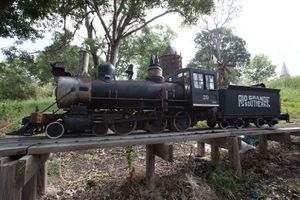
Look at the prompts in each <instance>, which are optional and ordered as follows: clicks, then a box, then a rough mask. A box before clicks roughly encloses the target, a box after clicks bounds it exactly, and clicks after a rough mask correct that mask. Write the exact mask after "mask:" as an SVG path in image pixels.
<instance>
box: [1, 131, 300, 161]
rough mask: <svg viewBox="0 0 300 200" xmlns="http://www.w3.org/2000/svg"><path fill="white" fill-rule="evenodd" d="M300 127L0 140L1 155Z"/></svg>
mask: <svg viewBox="0 0 300 200" xmlns="http://www.w3.org/2000/svg"><path fill="white" fill-rule="evenodd" d="M299 132H300V127H293V128H278V129H274V128H264V129H261V128H248V129H226V130H223V129H214V130H205V129H193V130H190V131H186V132H165V133H156V134H150V133H147V134H139V133H138V132H137V133H135V134H133V135H128V136H119V135H107V136H102V137H95V136H86V137H65V138H61V139H55V140H54V139H48V138H46V137H44V136H32V137H12V138H2V139H0V156H10V155H25V154H43V153H54V152H64V151H74V150H86V149H94V148H105V147H117V146H127V145H145V144H158V143H167V142H180V141H188V140H203V139H211V138H220V137H230V136H240V135H262V134H280V133H299Z"/></svg>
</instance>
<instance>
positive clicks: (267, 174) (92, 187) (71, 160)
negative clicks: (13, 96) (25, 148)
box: [41, 137, 300, 200]
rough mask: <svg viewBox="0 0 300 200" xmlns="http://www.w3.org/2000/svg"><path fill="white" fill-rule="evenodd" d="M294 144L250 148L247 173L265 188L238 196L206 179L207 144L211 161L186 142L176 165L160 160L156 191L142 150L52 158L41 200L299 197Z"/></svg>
mask: <svg viewBox="0 0 300 200" xmlns="http://www.w3.org/2000/svg"><path fill="white" fill-rule="evenodd" d="M292 140H293V143H292V144H291V145H288V146H283V145H280V144H279V143H277V142H269V145H268V146H269V149H268V153H267V154H266V155H261V154H259V153H258V152H257V151H256V150H251V151H248V152H247V153H245V154H243V155H242V156H241V161H242V167H243V171H247V170H249V169H251V170H253V171H255V174H258V175H259V177H260V178H259V180H257V181H258V184H259V185H261V186H263V187H262V188H263V189H259V190H256V191H255V190H254V191H252V190H249V189H247V188H246V187H245V189H242V190H241V191H239V192H240V194H239V195H235V194H232V195H230V196H226V195H224V194H223V193H222V192H221V191H220V190H219V189H218V188H217V187H216V186H215V185H214V184H213V183H212V182H210V181H208V180H207V179H206V178H205V176H202V175H203V174H205V173H206V172H207V171H209V170H211V169H212V168H213V166H212V165H211V164H210V162H209V160H210V158H209V155H210V153H209V146H208V145H207V146H206V155H207V157H204V158H203V159H199V158H196V157H195V151H196V142H185V143H177V144H174V162H172V163H169V162H166V161H164V160H162V159H160V158H158V157H156V171H155V173H156V177H155V181H156V188H155V190H154V191H149V190H148V189H147V187H146V185H145V162H146V161H145V147H144V146H135V147H132V149H130V148H126V149H127V151H125V149H124V148H114V149H98V150H90V151H78V152H69V153H57V154H53V155H52V157H51V159H50V161H49V163H48V169H49V170H48V174H49V179H48V183H49V184H48V188H47V194H46V195H44V196H43V197H41V199H43V200H46V199H47V200H48V199H172V200H173V199H183V200H185V199H237V198H239V199H259V198H260V199H300V151H299V150H300V138H299V137H293V138H292ZM129 151H130V152H131V153H128V152H129ZM126 152H127V153H126ZM129 156H131V157H130V158H129ZM221 158H222V160H221V164H220V170H221V171H222V170H223V168H222V167H224V166H225V165H226V164H228V159H227V156H226V151H225V150H224V151H222V152H221ZM129 163H130V164H129ZM129 165H131V166H132V167H131V168H130V169H129V167H128V166H129ZM224 168H225V167H224ZM250 184H256V183H250ZM241 188H243V185H242V186H241ZM237 196H238V197H237Z"/></svg>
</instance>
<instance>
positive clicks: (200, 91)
mask: <svg viewBox="0 0 300 200" xmlns="http://www.w3.org/2000/svg"><path fill="white" fill-rule="evenodd" d="M166 80H167V81H169V82H170V81H171V82H181V83H182V84H184V87H185V88H186V89H185V91H187V92H188V96H189V102H190V105H191V106H192V107H207V108H209V107H218V106H219V102H218V92H217V84H216V73H215V72H213V71H210V70H204V69H194V68H184V69H181V70H178V71H176V72H174V73H172V74H170V75H169V76H167V77H166Z"/></svg>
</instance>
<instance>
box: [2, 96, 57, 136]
mask: <svg viewBox="0 0 300 200" xmlns="http://www.w3.org/2000/svg"><path fill="white" fill-rule="evenodd" d="M54 101H55V99H54V98H52V97H49V98H43V99H31V100H8V101H2V102H0V129H1V130H2V131H3V130H4V131H8V130H15V129H17V128H19V127H20V126H21V122H22V118H23V117H25V116H28V115H30V114H31V113H32V112H34V111H35V110H36V106H38V107H39V110H40V111H42V110H43V109H45V108H46V107H47V106H49V105H50V104H52V103H53V102H54ZM56 109H57V107H56V105H55V106H53V107H52V108H51V109H50V110H49V112H51V111H52V110H56Z"/></svg>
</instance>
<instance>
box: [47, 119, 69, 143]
mask: <svg viewBox="0 0 300 200" xmlns="http://www.w3.org/2000/svg"><path fill="white" fill-rule="evenodd" d="M64 133H65V127H64V125H63V124H62V123H61V122H57V121H56V122H51V123H50V124H48V125H47V127H46V135H47V137H48V138H50V139H58V138H60V137H61V136H63V134H64Z"/></svg>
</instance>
